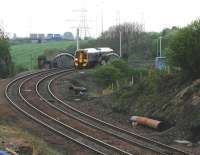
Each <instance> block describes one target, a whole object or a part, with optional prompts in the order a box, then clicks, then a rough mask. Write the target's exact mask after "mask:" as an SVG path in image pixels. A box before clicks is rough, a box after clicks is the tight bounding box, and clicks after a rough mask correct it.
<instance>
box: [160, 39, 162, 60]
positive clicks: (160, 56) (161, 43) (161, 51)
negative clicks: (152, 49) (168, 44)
mask: <svg viewBox="0 0 200 155" xmlns="http://www.w3.org/2000/svg"><path fill="white" fill-rule="evenodd" d="M161 41H162V37H161V36H160V57H161V56H162V42H161Z"/></svg>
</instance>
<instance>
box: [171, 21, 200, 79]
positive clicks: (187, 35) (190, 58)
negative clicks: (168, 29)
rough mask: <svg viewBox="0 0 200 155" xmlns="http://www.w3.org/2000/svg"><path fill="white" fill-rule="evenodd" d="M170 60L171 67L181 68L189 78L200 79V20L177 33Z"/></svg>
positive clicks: (172, 43)
mask: <svg viewBox="0 0 200 155" xmlns="http://www.w3.org/2000/svg"><path fill="white" fill-rule="evenodd" d="M168 58H169V61H170V63H171V65H173V66H176V67H179V68H181V70H182V71H183V72H184V74H185V75H186V76H187V77H190V78H192V79H195V78H199V77H200V19H198V20H196V21H194V22H192V23H191V24H190V25H188V26H187V27H184V28H182V29H180V30H179V31H178V32H177V33H176V35H175V37H174V39H173V41H172V42H171V45H170V50H169V52H168Z"/></svg>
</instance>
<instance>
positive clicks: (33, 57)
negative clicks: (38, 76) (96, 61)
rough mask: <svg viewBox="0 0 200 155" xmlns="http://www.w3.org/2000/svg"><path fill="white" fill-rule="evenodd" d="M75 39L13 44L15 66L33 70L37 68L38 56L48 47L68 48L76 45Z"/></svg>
mask: <svg viewBox="0 0 200 155" xmlns="http://www.w3.org/2000/svg"><path fill="white" fill-rule="evenodd" d="M75 45H76V43H75V41H51V42H47V43H41V44H38V43H25V44H18V45H12V46H11V56H12V61H13V62H14V64H15V68H22V69H24V70H32V69H35V68H37V57H38V56H39V55H41V54H44V51H45V50H47V49H59V50H63V49H67V48H70V47H72V46H75Z"/></svg>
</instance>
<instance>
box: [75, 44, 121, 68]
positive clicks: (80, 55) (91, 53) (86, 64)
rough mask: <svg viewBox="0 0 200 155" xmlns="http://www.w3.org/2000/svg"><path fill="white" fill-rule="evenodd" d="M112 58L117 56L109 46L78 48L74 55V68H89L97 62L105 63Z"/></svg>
mask: <svg viewBox="0 0 200 155" xmlns="http://www.w3.org/2000/svg"><path fill="white" fill-rule="evenodd" d="M111 57H112V58H119V55H118V54H116V53H114V50H113V49H111V48H109V47H98V48H85V49H78V50H77V51H76V52H75V55H74V65H75V68H78V69H82V68H91V67H94V66H96V65H97V64H101V65H103V64H105V63H107V62H108V61H109V60H110V59H111Z"/></svg>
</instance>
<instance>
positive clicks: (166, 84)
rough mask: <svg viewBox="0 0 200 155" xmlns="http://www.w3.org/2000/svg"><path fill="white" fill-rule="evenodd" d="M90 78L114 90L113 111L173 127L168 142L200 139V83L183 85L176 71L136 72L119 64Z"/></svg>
mask: <svg viewBox="0 0 200 155" xmlns="http://www.w3.org/2000/svg"><path fill="white" fill-rule="evenodd" d="M92 76H93V77H94V79H95V80H96V83H97V85H99V86H100V87H102V86H104V89H107V88H108V87H109V88H110V89H112V90H113V93H112V95H111V98H112V100H113V102H112V103H111V107H112V110H113V112H117V113H123V114H124V115H126V116H127V117H128V116H130V115H138V116H146V117H150V118H155V119H158V120H163V121H164V122H167V123H169V124H168V125H173V126H174V130H173V132H174V133H173V134H171V137H170V138H171V139H174V138H178V139H189V140H193V141H198V140H199V139H200V134H199V132H197V131H199V129H200V123H199V119H200V114H199V109H200V104H199V103H200V98H199V97H198V96H199V88H200V80H196V81H194V82H191V81H187V82H186V81H184V79H182V78H181V75H180V74H179V73H176V72H174V73H173V72H171V73H168V71H159V70H155V69H151V68H140V69H136V68H131V67H128V64H126V63H125V62H120V61H117V62H114V63H112V64H108V65H105V66H100V67H97V69H96V70H95V71H94V72H93V74H92ZM166 137H167V138H169V136H166ZM170 138H169V139H170Z"/></svg>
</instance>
